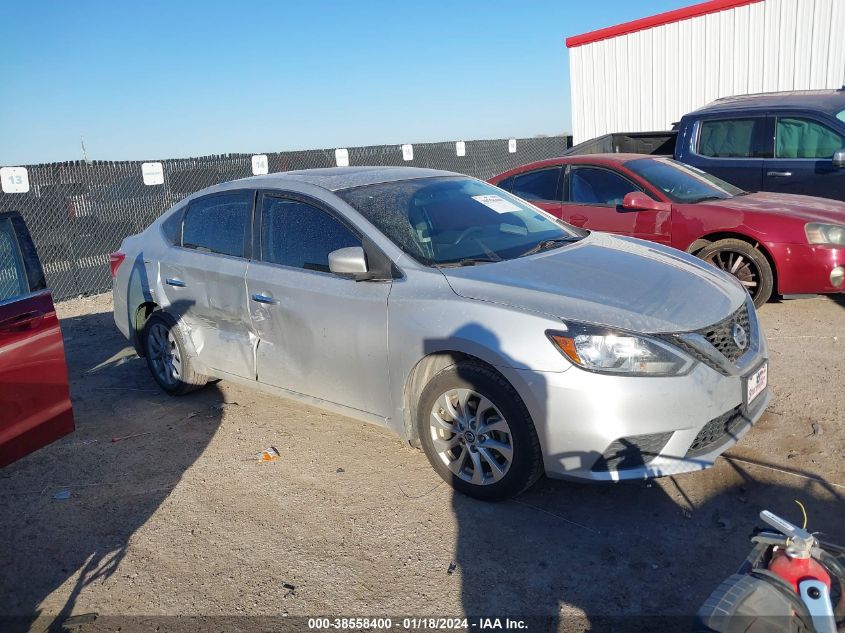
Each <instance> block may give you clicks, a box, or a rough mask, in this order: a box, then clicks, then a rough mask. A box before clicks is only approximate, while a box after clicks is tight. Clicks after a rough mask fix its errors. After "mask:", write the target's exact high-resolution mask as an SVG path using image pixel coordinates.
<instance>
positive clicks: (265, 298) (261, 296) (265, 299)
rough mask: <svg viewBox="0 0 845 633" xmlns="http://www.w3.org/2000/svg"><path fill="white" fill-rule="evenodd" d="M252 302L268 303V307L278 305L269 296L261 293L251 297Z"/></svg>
mask: <svg viewBox="0 0 845 633" xmlns="http://www.w3.org/2000/svg"><path fill="white" fill-rule="evenodd" d="M252 300H253V301H257V302H258V303H269V304H270V305H275V304H277V303H279V302H278V301H276V300H275V299H274V298H273V297H271V296H270V295H265V294H264V293H261V292H259V293H256V294H254V295H252Z"/></svg>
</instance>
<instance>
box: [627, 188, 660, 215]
mask: <svg viewBox="0 0 845 633" xmlns="http://www.w3.org/2000/svg"><path fill="white" fill-rule="evenodd" d="M622 210H624V211H671V210H672V205H671V204H669V203H668V202H660V201H659V200H655V199H654V198H652V197H650V196H647V195H646V194H644V193H643V192H642V191H632V192H631V193H626V194H625V197H624V198H623V199H622Z"/></svg>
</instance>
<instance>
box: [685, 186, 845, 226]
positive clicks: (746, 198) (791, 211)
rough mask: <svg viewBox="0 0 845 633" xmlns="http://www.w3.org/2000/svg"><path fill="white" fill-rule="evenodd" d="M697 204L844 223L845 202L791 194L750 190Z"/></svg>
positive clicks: (810, 220) (808, 220)
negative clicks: (732, 196) (742, 193)
mask: <svg viewBox="0 0 845 633" xmlns="http://www.w3.org/2000/svg"><path fill="white" fill-rule="evenodd" d="M698 206H708V207H709V206H713V207H719V208H722V209H730V210H731V211H743V212H749V211H760V212H765V213H777V214H780V215H788V216H792V217H796V218H801V219H803V220H806V221H807V222H813V221H818V222H835V223H836V224H845V202H840V201H839V200H829V199H827V198H815V197H813V196H796V195H793V194H789V193H765V192H762V191H761V192H758V193H749V194H746V195H743V196H737V197H736V198H730V199H728V200H708V201H707V202H702V203H700V205H698Z"/></svg>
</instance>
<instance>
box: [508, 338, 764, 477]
mask: <svg viewBox="0 0 845 633" xmlns="http://www.w3.org/2000/svg"><path fill="white" fill-rule="evenodd" d="M767 354H768V352H767V348H766V344H765V340H762V341H761V346H760V349H759V350H756V353H753V354H748V355H746V356H747V357H746V358H743V359H742V361H741V364H742V367H743V369H742V370H738V371H739V372H740V373H739V374H738V375H730V376H725V375H723V374H721V373H719V372H718V371H716V370H714V369H712V368H711V367H709V366H707V365H705V364H703V363H699V364H697V365H696V367H695V368H694V369H693V371H692V372H690V373H689V374H687V375H686V376H679V377H671V378H640V377H624V376H612V375H607V374H597V373H592V372H588V371H584V370H582V369H580V368H577V367H572V368H570V369H568V370H566V371H563V372H559V373H551V372H550V373H544V372H531V371H527V370H505V371H506V372H507V373H506V377H508V378H509V380H511V381H512V384H517V385H520V388H519V391H520V393H521V395H522V397H523V400H524V401H525V404H526V406H527V407H528V409H529V412H530V413H531V416H532V420H533V421H534V425H535V427H536V429H537V434H538V437H539V440H540V445H541V447H542V450H543V463H544V467H545V471H546V474H547V475H548V476H550V477H556V478H569V479H579V480H590V481H620V480H627V479H645V478H651V477H662V476H666V475H676V474H680V473H684V472H690V471H695V470H702V469H705V468H708V467H710V466H712V465H713V463H714V461H715V459H716V457H718V456H719V455H721V454H722V453H723V452H724V451H726V450H727V449H728V448H730V447H731V446H733V445H734V444H735V443H736V442H737V441H738V440H739V439H740V438H741V437H742V436H743V435H744V434H745V433H746V432H747V431H748V429H749V428H750V427H751V426H752V425H753V424H754V423H755V422H757V420H758V419H759V418H760V416H761V415H762V414H763V412H764V411H765V409H766V407H767V406H768V405H769V402H770V400H771V390H770V388H769V387H767V388H766V389H765V390H764V391H763V392H762V393H760V394H759V395H758V396H757V397H756V398H755V399H754V400H753V401H752V402H751V403H750V404H749V405H747V406H746V404H745V403H744V399H745V398H744V393H745V389H746V378H747V377H748V376H749V375H750V374H752V373H754V372H755V371H756V370H757V369H758V368H759V367H761V366H762V363H763V362H767V361H766V358H767ZM508 374H510V375H508Z"/></svg>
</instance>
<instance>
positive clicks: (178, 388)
mask: <svg viewBox="0 0 845 633" xmlns="http://www.w3.org/2000/svg"><path fill="white" fill-rule="evenodd" d="M143 341H144V350H145V352H146V355H147V367H149V369H150V373H151V374H152V375H153V378H155V381H156V382H157V383H158V384H159V386H160V387H161V388H162V389H164V390H165V391H166V392H168V393H170V394H173V395H179V396H181V395H183V394H186V393H189V392H191V391H194V390H196V389H199V388H200V387H203V386H204V385H205V384H206V383H207V382H208V377H207V376H204V375H202V374H200V373H197V372H196V371H194V362H193V359H192V358H191V356H190V355H189V354H188V353H187V352H188V349H189V347H188V344H187V341H186V340H185V333H184V332H183V331H182V329H181V328H180V327H179V324H178V323H177V322H176V319H174V318H173V317H171V316H170V315H169V314H166V313H163V312H156V313H155V314H153V315H152V316H151V317H150V319H149V320H148V321H147V323H146V325H145V326H144V337H143Z"/></svg>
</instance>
